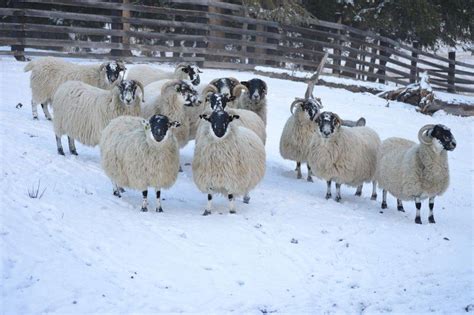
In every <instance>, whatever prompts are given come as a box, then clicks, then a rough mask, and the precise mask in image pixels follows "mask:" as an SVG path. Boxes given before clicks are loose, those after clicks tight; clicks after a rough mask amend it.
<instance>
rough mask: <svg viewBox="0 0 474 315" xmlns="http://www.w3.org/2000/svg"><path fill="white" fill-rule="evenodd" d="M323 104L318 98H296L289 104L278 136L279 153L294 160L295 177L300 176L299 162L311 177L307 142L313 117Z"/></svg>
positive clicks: (287, 158)
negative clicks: (285, 119)
mask: <svg viewBox="0 0 474 315" xmlns="http://www.w3.org/2000/svg"><path fill="white" fill-rule="evenodd" d="M322 107H323V106H322V105H321V100H320V99H319V98H307V99H302V98H296V100H295V101H294V102H293V103H292V104H291V107H290V112H291V116H290V118H288V120H287V121H286V123H285V126H284V127H283V131H282V134H281V137H280V155H281V156H282V157H283V158H284V159H286V160H292V161H296V178H298V179H300V178H302V177H303V176H302V174H301V163H306V164H307V166H308V177H307V180H308V181H309V182H312V181H313V178H312V177H311V174H312V173H311V167H310V165H309V164H308V163H307V161H308V153H309V151H308V150H309V144H310V143H311V139H312V136H313V133H314V123H313V119H314V117H315V116H316V115H317V114H318V113H319V110H320V109H321V108H322Z"/></svg>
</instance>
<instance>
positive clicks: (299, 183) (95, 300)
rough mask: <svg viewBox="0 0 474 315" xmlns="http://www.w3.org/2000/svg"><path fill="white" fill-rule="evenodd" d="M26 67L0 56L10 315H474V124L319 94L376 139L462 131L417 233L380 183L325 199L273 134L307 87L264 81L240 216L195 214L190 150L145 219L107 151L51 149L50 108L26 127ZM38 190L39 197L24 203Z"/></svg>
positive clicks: (198, 196) (1, 228)
mask: <svg viewBox="0 0 474 315" xmlns="http://www.w3.org/2000/svg"><path fill="white" fill-rule="evenodd" d="M24 65H25V64H24V63H19V62H15V61H13V59H11V58H1V59H0V74H1V75H0V115H1V124H0V132H1V136H0V141H1V142H0V143H1V144H0V145H1V160H0V165H1V166H0V167H1V177H0V182H1V190H2V192H3V193H2V194H1V201H0V205H1V219H0V244H1V248H0V255H1V281H0V288H1V298H0V310H1V313H2V314H41V313H61V314H64V313H71V314H84V313H132V312H133V313H158V312H166V313H182V312H184V313H203V314H223V313H230V312H233V313H235V314H243V313H246V314H247V313H248V314H267V313H295V314H301V313H310V314H319V313H328V314H333V313H351V314H354V313H371V314H374V313H390V312H392V313H413V314H420V313H431V312H435V313H448V314H453V313H459V314H461V313H465V312H466V311H467V310H470V311H474V270H473V268H474V260H473V250H474V248H473V237H474V230H473V175H474V165H473V161H474V156H473V155H474V142H473V136H474V135H473V127H474V119H473V118H472V117H471V118H460V117H455V116H449V115H446V114H444V113H442V112H438V113H436V114H435V116H433V117H430V116H425V115H422V114H419V113H417V112H416V111H415V108H414V107H412V106H408V105H404V104H401V103H397V102H390V106H389V108H387V107H386V104H387V102H386V101H385V100H382V99H380V98H378V97H376V96H373V95H370V94H355V93H351V92H348V91H345V90H340V89H332V88H327V87H319V86H317V87H316V88H315V95H316V96H318V97H321V99H322V102H323V105H324V106H325V110H330V111H335V112H337V113H338V114H340V116H341V117H343V118H344V119H357V118H359V117H360V116H364V117H366V119H367V125H368V126H370V127H372V128H373V129H375V130H376V131H377V132H378V133H379V134H380V136H381V138H382V139H385V138H387V137H391V136H400V137H405V138H408V139H411V140H416V139H417V138H416V137H417V132H418V130H419V128H420V127H421V126H422V125H424V124H428V123H443V124H445V125H447V126H449V127H450V128H451V129H452V132H453V134H454V136H455V137H456V140H457V143H458V146H457V148H456V150H455V151H453V152H450V153H449V163H450V168H451V185H450V187H449V189H448V191H447V192H446V193H445V195H444V196H442V197H440V198H437V199H436V203H435V217H436V220H437V224H428V223H427V222H428V220H427V217H428V206H427V203H426V201H425V202H424V203H423V207H422V221H423V223H424V224H423V225H421V226H420V225H417V224H415V223H414V218H415V206H414V203H411V202H410V203H408V202H407V203H405V209H406V211H407V212H406V213H400V212H398V211H397V210H396V200H395V199H394V198H393V197H391V196H390V197H389V199H388V204H389V208H388V209H386V210H384V211H383V212H381V209H380V201H381V200H380V199H381V192H380V191H379V198H378V200H377V201H376V202H374V201H371V200H370V185H366V186H365V187H364V192H363V197H362V198H360V197H355V196H354V189H353V188H348V187H343V189H342V194H343V195H342V197H343V201H342V203H336V202H335V201H334V200H325V199H324V196H325V189H326V185H325V183H323V182H322V181H320V180H315V182H314V183H308V182H306V181H305V180H297V179H296V178H295V172H294V168H295V164H294V163H293V162H291V161H285V160H283V159H282V158H281V157H280V154H279V139H280V134H281V131H282V128H283V125H284V124H285V121H286V119H287V118H288V117H289V115H290V111H289V105H290V103H291V102H292V101H293V100H294V97H295V96H302V95H303V94H304V92H305V90H306V86H305V84H303V83H297V82H290V81H284V80H278V79H269V78H263V77H262V79H264V80H266V82H267V83H268V87H269V95H268V103H269V121H268V130H267V132H268V141H267V144H266V152H267V170H266V175H265V178H264V180H263V181H262V182H261V184H260V185H259V186H258V187H257V188H256V189H255V190H254V191H252V193H251V196H252V200H251V202H250V204H249V205H246V204H243V203H242V202H241V200H239V202H237V214H236V215H230V214H228V212H227V207H228V203H227V200H226V199H225V198H223V197H217V198H215V202H214V206H215V211H214V213H213V214H212V215H211V216H207V217H203V216H202V215H201V214H202V212H203V210H204V207H205V204H206V196H205V195H204V194H202V193H200V192H199V191H198V189H197V188H196V187H195V185H194V183H193V181H192V174H191V166H190V164H189V163H191V162H192V155H193V149H194V143H190V144H189V145H188V146H187V147H185V148H184V150H182V152H181V159H182V163H183V167H184V173H180V174H179V177H178V181H177V183H176V184H175V185H174V186H173V187H172V188H171V189H169V190H166V191H164V192H163V193H162V196H163V197H164V198H165V200H164V201H163V208H164V210H165V212H164V213H155V212H147V213H143V212H140V211H139V209H140V204H141V193H140V192H137V191H131V190H128V191H127V192H126V193H125V194H124V195H123V198H122V199H118V198H116V197H114V196H113V195H112V186H111V183H110V182H109V180H108V178H107V177H106V176H105V174H104V172H103V171H102V170H101V167H100V156H99V149H98V148H87V147H84V146H82V145H78V148H77V149H78V152H79V156H77V157H75V156H71V155H69V154H68V153H67V154H66V156H65V157H64V156H59V155H58V154H57V153H56V143H55V140H54V134H53V131H52V124H51V122H49V121H47V120H45V118H44V115H43V113H42V112H41V110H39V111H40V113H39V114H40V115H39V116H40V120H39V121H33V119H32V115H31V107H30V105H29V104H30V96H31V94H30V90H29V79H28V78H29V74H27V73H24V72H23V71H22V69H23V67H24ZM163 68H167V69H170V68H169V67H163ZM222 76H234V77H237V78H239V79H242V80H243V79H250V78H252V77H254V75H253V74H252V73H249V72H233V71H217V70H204V73H203V74H202V82H208V81H210V80H211V79H213V78H216V77H222ZM19 102H21V103H23V104H24V106H23V107H22V108H20V109H17V108H15V105H16V104H17V103H19ZM63 143H66V140H65V139H63ZM38 182H40V191H42V190H43V189H46V190H45V191H44V194H43V196H42V198H41V199H39V198H36V199H33V198H29V197H28V190H29V189H31V188H32V187H33V186H36V185H37V184H38ZM153 205H154V200H153V198H152V201H151V205H150V208H153Z"/></svg>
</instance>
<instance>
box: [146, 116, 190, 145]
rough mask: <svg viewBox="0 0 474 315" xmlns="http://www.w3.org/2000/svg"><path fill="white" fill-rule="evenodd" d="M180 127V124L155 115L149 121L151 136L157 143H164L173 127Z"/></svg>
mask: <svg viewBox="0 0 474 315" xmlns="http://www.w3.org/2000/svg"><path fill="white" fill-rule="evenodd" d="M180 125H181V124H180V123H179V122H177V121H170V120H169V119H168V117H166V116H164V115H153V116H152V117H150V120H149V128H150V129H151V134H152V135H153V138H154V139H155V140H156V141H157V142H160V141H162V140H163V139H164V138H165V137H166V134H167V133H168V130H169V129H170V128H171V127H179V126H180ZM145 128H146V124H145Z"/></svg>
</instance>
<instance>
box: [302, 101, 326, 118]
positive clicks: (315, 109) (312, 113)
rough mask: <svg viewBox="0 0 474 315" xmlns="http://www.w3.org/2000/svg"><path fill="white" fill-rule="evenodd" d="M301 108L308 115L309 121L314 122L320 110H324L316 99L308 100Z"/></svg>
mask: <svg viewBox="0 0 474 315" xmlns="http://www.w3.org/2000/svg"><path fill="white" fill-rule="evenodd" d="M301 108H302V109H303V110H304V111H305V112H306V113H308V116H309V119H310V120H313V119H314V117H316V115H317V114H318V113H319V109H320V108H322V105H321V104H320V103H318V101H317V100H315V99H307V100H305V101H304V102H303V103H301Z"/></svg>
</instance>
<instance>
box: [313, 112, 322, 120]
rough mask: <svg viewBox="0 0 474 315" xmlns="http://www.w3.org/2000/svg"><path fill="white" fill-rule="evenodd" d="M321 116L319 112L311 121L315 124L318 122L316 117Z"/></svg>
mask: <svg viewBox="0 0 474 315" xmlns="http://www.w3.org/2000/svg"><path fill="white" fill-rule="evenodd" d="M319 116H321V112H318V113H317V114H316V115H315V116H314V118H313V121H314V122H316V121H317V120H318V117H319Z"/></svg>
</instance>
